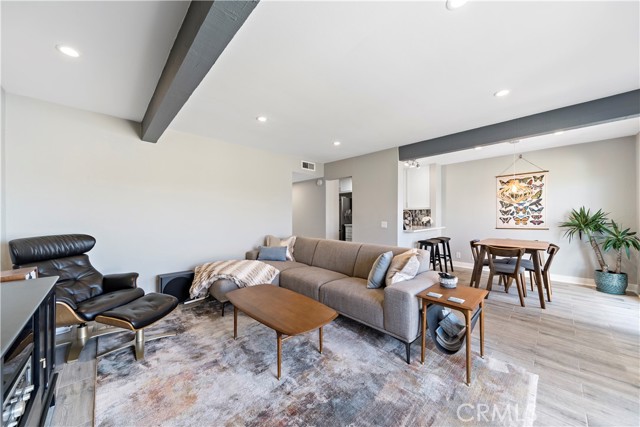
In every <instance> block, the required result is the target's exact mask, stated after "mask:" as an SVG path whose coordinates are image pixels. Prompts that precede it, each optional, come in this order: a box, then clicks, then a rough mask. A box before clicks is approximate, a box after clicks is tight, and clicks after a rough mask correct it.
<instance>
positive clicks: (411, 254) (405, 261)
mask: <svg viewBox="0 0 640 427" xmlns="http://www.w3.org/2000/svg"><path fill="white" fill-rule="evenodd" d="M418 268H420V262H419V261H418V256H417V255H416V249H411V250H408V251H407V252H403V253H401V254H399V255H396V256H394V257H393V259H392V260H391V265H390V266H389V270H388V271H387V277H386V279H385V282H386V285H387V286H389V285H393V284H394V283H398V282H402V281H404V280H410V279H413V278H414V277H416V274H417V273H418Z"/></svg>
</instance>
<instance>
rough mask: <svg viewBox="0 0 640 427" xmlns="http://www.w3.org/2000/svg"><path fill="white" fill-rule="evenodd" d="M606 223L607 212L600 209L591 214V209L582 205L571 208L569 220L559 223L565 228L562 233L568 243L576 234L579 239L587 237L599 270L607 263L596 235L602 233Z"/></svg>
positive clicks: (605, 266)
mask: <svg viewBox="0 0 640 427" xmlns="http://www.w3.org/2000/svg"><path fill="white" fill-rule="evenodd" d="M606 223H607V214H606V213H604V212H602V209H599V210H598V212H594V213H593V214H592V213H591V209H587V208H585V207H584V206H582V207H581V208H580V209H578V210H575V209H574V210H572V211H571V213H570V214H569V220H568V221H566V222H563V223H562V224H560V227H562V228H566V229H567V230H566V231H565V232H564V235H565V237H568V238H569V243H571V239H573V238H574V237H575V235H576V234H577V235H578V238H579V239H580V240H582V238H583V237H586V238H587V240H588V241H589V244H590V245H591V248H592V249H593V252H594V253H595V254H596V259H597V260H598V264H599V265H600V269H601V270H606V269H607V264H606V263H605V262H604V257H603V256H602V251H601V250H600V245H599V244H598V240H597V237H599V236H600V235H601V234H602V230H603V229H604V228H605V224H606Z"/></svg>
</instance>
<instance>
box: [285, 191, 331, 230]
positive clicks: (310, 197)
mask: <svg viewBox="0 0 640 427" xmlns="http://www.w3.org/2000/svg"><path fill="white" fill-rule="evenodd" d="M325 190H326V183H325V181H324V180H322V185H317V179H312V180H308V181H302V182H296V183H294V184H293V196H292V208H293V214H292V216H293V234H295V235H296V236H304V237H317V238H321V239H324V238H325V234H326V194H325V193H326V191H325ZM336 198H337V197H336Z"/></svg>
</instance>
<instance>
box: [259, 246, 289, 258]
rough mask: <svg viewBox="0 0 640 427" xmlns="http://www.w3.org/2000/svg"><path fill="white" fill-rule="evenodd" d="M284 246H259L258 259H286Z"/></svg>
mask: <svg viewBox="0 0 640 427" xmlns="http://www.w3.org/2000/svg"><path fill="white" fill-rule="evenodd" d="M286 260H287V247H286V246H261V247H260V252H258V261H286Z"/></svg>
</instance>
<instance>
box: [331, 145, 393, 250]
mask: <svg viewBox="0 0 640 427" xmlns="http://www.w3.org/2000/svg"><path fill="white" fill-rule="evenodd" d="M324 173H325V178H326V179H327V180H331V179H339V178H344V177H348V176H350V177H352V180H353V192H352V194H353V218H352V224H353V241H354V242H363V243H379V244H383V245H395V244H396V241H397V237H398V233H397V224H398V149H397V148H392V149H389V150H384V151H378V152H376V153H371V154H366V155H364V156H358V157H352V158H350V159H345V160H339V161H336V162H331V163H325V165H324ZM382 221H386V222H387V228H382V227H381V222H382Z"/></svg>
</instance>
